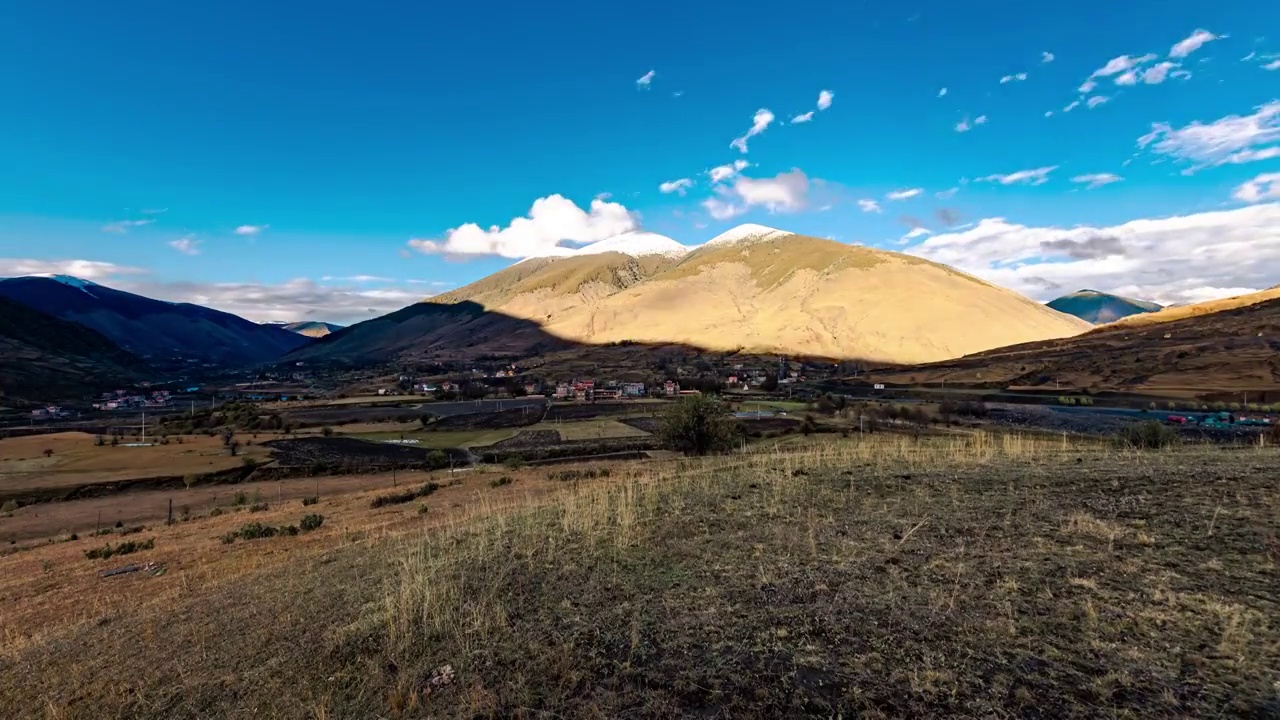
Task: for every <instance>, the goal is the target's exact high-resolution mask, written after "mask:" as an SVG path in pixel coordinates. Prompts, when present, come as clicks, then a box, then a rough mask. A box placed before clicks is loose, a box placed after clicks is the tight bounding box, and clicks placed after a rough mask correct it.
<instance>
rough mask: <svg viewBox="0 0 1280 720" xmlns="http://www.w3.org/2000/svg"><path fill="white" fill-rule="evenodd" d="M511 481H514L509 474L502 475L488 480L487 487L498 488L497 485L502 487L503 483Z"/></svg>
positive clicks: (506, 483) (508, 483) (507, 483)
mask: <svg viewBox="0 0 1280 720" xmlns="http://www.w3.org/2000/svg"><path fill="white" fill-rule="evenodd" d="M513 482H515V481H514V480H512V479H511V476H510V475H503V476H502V477H499V478H494V479H493V480H490V481H489V487H494V488H499V487H502V486H503V485H510V484H511V483H513Z"/></svg>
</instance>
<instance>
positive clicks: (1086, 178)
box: [1071, 173, 1124, 190]
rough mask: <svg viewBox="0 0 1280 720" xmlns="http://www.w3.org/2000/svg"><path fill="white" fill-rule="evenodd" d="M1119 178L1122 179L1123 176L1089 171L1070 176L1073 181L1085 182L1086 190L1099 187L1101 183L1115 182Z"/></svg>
mask: <svg viewBox="0 0 1280 720" xmlns="http://www.w3.org/2000/svg"><path fill="white" fill-rule="evenodd" d="M1121 180H1124V178H1122V177H1120V176H1119V175H1116V174H1115V173H1090V174H1086V175H1076V176H1075V177H1073V178H1071V182H1073V183H1082V184H1085V189H1086V190H1093V189H1094V188H1100V187H1102V186H1103V185H1110V184H1111V183H1117V182H1120V181H1121Z"/></svg>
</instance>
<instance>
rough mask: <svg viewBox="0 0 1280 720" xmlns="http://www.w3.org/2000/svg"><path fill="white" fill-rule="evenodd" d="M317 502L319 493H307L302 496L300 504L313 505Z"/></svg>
mask: <svg viewBox="0 0 1280 720" xmlns="http://www.w3.org/2000/svg"><path fill="white" fill-rule="evenodd" d="M318 502H320V496H319V495H309V496H307V497H304V498H302V504H303V506H304V507H305V506H307V505H315V504H316V503H318Z"/></svg>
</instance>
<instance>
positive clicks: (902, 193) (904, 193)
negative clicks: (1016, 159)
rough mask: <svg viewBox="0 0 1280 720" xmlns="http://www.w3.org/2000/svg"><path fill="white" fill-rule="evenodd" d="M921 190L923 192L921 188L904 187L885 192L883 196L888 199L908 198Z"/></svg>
mask: <svg viewBox="0 0 1280 720" xmlns="http://www.w3.org/2000/svg"><path fill="white" fill-rule="evenodd" d="M922 192H924V190H923V189H921V188H906V189H903V190H894V191H893V192H891V193H887V194H885V198H886V199H888V200H910V199H911V198H913V197H915V196H917V195H919V194H920V193H922Z"/></svg>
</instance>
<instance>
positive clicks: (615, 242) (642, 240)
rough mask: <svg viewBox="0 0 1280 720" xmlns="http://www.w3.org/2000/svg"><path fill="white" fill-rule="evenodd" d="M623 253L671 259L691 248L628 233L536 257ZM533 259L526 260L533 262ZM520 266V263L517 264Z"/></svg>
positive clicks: (651, 235) (656, 236)
mask: <svg viewBox="0 0 1280 720" xmlns="http://www.w3.org/2000/svg"><path fill="white" fill-rule="evenodd" d="M610 252H616V253H622V254H623V255H630V256H631V257H637V258H638V257H644V256H645V255H662V256H664V257H669V258H678V257H683V256H684V255H685V254H687V253H688V252H689V248H688V247H686V246H684V245H681V244H680V243H678V242H676V241H675V240H672V239H671V238H669V237H667V236H666V235H659V234H657V233H651V232H641V231H636V232H627V233H622V234H621V235H614V236H613V237H611V238H606V239H604V240H601V241H599V242H594V243H591V244H590V245H584V246H583V247H580V248H577V249H574V248H567V247H555V248H552V250H551V251H549V252H544V253H541V254H539V255H536V256H535V257H542V258H559V257H575V256H577V255H599V254H601V253H610ZM532 259H533V258H532V257H527V258H524V260H520V261H519V262H524V261H525V260H532ZM517 264H519V263H517Z"/></svg>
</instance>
